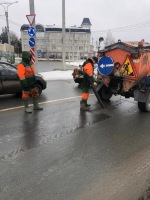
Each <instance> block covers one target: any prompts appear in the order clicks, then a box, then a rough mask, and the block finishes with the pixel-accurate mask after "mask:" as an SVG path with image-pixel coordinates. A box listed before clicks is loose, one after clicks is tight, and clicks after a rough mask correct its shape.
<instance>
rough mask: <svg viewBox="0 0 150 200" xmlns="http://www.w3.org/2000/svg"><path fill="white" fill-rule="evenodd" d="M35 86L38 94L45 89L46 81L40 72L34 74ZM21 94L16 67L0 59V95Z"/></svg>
mask: <svg viewBox="0 0 150 200" xmlns="http://www.w3.org/2000/svg"><path fill="white" fill-rule="evenodd" d="M35 80H36V88H37V90H38V92H39V94H41V93H42V90H44V89H46V86H47V83H46V81H45V80H44V78H43V77H42V76H41V75H40V74H36V75H35ZM2 94H21V86H20V81H19V77H18V74H17V68H16V67H15V66H13V65H11V64H9V63H7V62H1V61H0V95H2Z"/></svg>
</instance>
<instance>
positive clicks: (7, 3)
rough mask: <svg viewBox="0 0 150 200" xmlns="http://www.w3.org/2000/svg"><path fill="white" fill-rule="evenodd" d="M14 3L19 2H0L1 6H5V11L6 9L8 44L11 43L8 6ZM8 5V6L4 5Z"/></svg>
mask: <svg viewBox="0 0 150 200" xmlns="http://www.w3.org/2000/svg"><path fill="white" fill-rule="evenodd" d="M14 3H18V1H15V2H12V3H9V2H4V3H0V5H1V6H3V8H4V11H5V16H6V25H7V37H8V44H9V45H10V44H11V43H10V32H9V20H8V7H9V6H11V5H12V4H14ZM4 5H6V6H4Z"/></svg>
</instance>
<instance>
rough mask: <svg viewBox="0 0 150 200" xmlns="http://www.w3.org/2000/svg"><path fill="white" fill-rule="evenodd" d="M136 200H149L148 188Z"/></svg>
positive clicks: (149, 189)
mask: <svg viewBox="0 0 150 200" xmlns="http://www.w3.org/2000/svg"><path fill="white" fill-rule="evenodd" d="M138 200H150V187H149V188H148V190H147V191H146V192H144V194H143V195H142V196H141V197H140V198H139V199H138Z"/></svg>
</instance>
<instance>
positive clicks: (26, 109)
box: [23, 99, 32, 113]
mask: <svg viewBox="0 0 150 200" xmlns="http://www.w3.org/2000/svg"><path fill="white" fill-rule="evenodd" d="M23 104H24V111H25V112H26V113H32V110H31V109H30V108H29V103H28V99H23Z"/></svg>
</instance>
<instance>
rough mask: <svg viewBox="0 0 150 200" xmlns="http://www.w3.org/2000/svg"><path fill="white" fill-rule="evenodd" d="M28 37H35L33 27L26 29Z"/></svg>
mask: <svg viewBox="0 0 150 200" xmlns="http://www.w3.org/2000/svg"><path fill="white" fill-rule="evenodd" d="M28 35H29V36H31V37H33V36H35V28H34V27H29V28H28Z"/></svg>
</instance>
